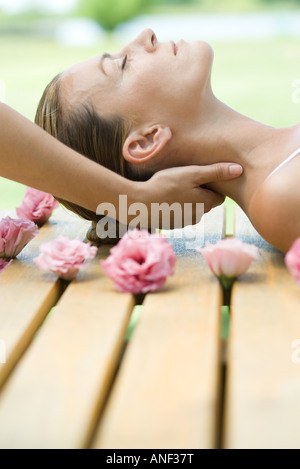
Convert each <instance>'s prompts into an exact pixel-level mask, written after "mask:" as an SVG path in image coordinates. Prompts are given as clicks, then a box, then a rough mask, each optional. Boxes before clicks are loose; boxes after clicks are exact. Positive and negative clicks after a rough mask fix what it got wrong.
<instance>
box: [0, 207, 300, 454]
mask: <svg viewBox="0 0 300 469" xmlns="http://www.w3.org/2000/svg"><path fill="white" fill-rule="evenodd" d="M6 214H7V213H1V214H0V215H1V217H2V216H4V215H6ZM11 215H12V214H11ZM12 216H13V215H12ZM88 226H89V224H88V223H87V222H85V221H83V220H81V219H79V218H78V217H76V216H75V215H73V214H70V213H69V212H67V211H65V210H63V209H59V210H57V211H56V212H54V214H53V215H52V217H51V218H50V220H49V222H48V223H47V224H46V225H45V226H44V227H42V228H41V229H40V232H39V234H38V236H37V237H36V238H35V239H34V240H32V241H31V242H30V243H29V244H28V246H27V247H26V248H25V249H24V250H23V252H22V253H21V254H20V255H19V256H18V258H17V259H16V260H14V261H13V262H12V263H11V264H10V265H9V267H8V268H6V269H5V270H4V272H2V274H1V275H0V295H1V303H0V304H1V306H0V308H1V309H0V341H1V343H2V344H5V349H6V350H5V351H6V362H5V363H2V364H1V363H0V386H1V387H0V447H1V448H68V449H71V448H75V449H79V448H93V449H96V448H99V449H106V448H115V449H139V448H143V449H147V448H155V449H198V448H199V449H200V448H207V449H210V448H221V447H224V448H241V447H244V448H248V447H249V448H253V447H265V448H269V447H295V448H298V447H300V432H299V431H298V426H299V423H298V422H300V419H299V418H298V413H299V404H298V402H297V397H298V395H299V390H300V368H299V367H300V364H299V365H297V364H296V363H295V362H294V361H292V359H291V355H292V352H293V349H292V348H291V344H292V342H293V340H295V339H297V334H298V336H299V333H300V318H299V304H300V288H299V287H298V286H297V285H296V284H295V282H294V281H293V279H292V278H291V276H290V275H289V274H288V273H287V271H286V269H285V267H284V265H283V259H282V257H283V256H282V255H281V254H280V253H278V252H277V251H276V250H273V249H272V248H271V247H270V246H269V245H267V243H264V242H263V240H262V239H261V238H260V237H259V235H258V234H257V233H256V232H255V231H254V230H253V228H252V226H251V225H250V223H249V221H248V220H247V219H246V217H245V216H244V215H243V214H242V213H241V211H237V216H236V232H235V235H236V236H238V237H241V238H242V239H244V240H245V241H247V242H253V243H255V244H259V247H260V249H261V252H262V256H261V260H260V261H259V262H257V263H255V265H254V264H253V265H252V266H251V269H250V270H249V271H248V272H247V273H246V274H245V275H244V276H243V277H241V279H240V280H239V281H238V282H237V283H236V284H235V286H234V290H233V295H232V306H231V321H230V332H229V337H228V341H226V342H225V350H226V348H227V345H228V350H227V354H226V355H225V359H226V361H225V363H224V349H223V347H224V341H223V342H222V340H221V303H222V291H221V289H220V286H219V283H218V281H217V280H216V278H215V277H214V276H213V275H212V274H211V273H210V271H209V269H208V267H207V265H206V263H205V261H204V259H203V257H202V256H201V254H199V253H197V252H195V251H194V250H192V249H186V244H185V241H184V240H180V239H176V240H173V241H174V249H175V252H176V253H177V264H176V270H175V275H174V276H172V277H169V278H168V280H167V283H166V285H165V287H164V288H163V289H162V290H161V291H159V292H155V293H151V294H147V295H146V297H145V298H144V301H143V306H142V308H141V314H140V317H139V320H138V322H137V325H136V326H135V328H134V331H133V333H132V335H131V338H130V340H129V341H128V340H126V334H127V331H128V327H129V325H130V320H131V318H132V314H133V313H134V312H135V311H136V308H135V305H136V303H137V301H138V298H137V297H134V296H133V295H130V294H124V293H118V292H117V291H116V290H115V289H114V287H113V283H112V281H111V280H110V279H108V278H107V277H106V276H105V275H103V273H102V271H101V266H100V262H99V261H100V259H102V258H105V257H106V256H107V255H108V254H109V248H110V247H109V246H103V247H101V248H99V250H98V254H97V257H96V258H95V259H94V260H93V261H92V262H91V263H90V264H89V267H88V268H87V269H85V270H83V271H82V272H81V273H80V274H79V275H78V277H77V279H76V280H74V281H72V282H71V283H70V284H69V285H68V286H67V288H65V286H64V285H63V283H62V282H61V281H60V280H59V279H57V278H56V276H55V275H52V274H50V273H45V272H43V271H40V270H39V269H38V268H37V266H36V265H35V264H34V262H33V258H34V257H36V256H37V254H38V249H39V246H40V244H41V243H42V242H44V241H46V240H50V239H53V238H55V237H56V236H58V235H59V234H61V233H62V234H64V235H66V236H69V237H70V238H75V237H80V238H81V239H84V238H85V233H86V231H87V229H88ZM201 226H203V227H204V239H203V242H205V241H210V242H216V241H217V240H218V239H221V238H222V237H224V236H225V235H226V234H225V233H224V226H225V217H224V208H223V207H218V208H216V209H214V210H212V211H211V212H210V213H209V214H206V215H205V216H204V217H203V219H202V221H201ZM298 331H299V332H298ZM227 342H228V343H227ZM299 343H300V342H299Z"/></svg>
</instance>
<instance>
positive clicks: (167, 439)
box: [92, 208, 223, 449]
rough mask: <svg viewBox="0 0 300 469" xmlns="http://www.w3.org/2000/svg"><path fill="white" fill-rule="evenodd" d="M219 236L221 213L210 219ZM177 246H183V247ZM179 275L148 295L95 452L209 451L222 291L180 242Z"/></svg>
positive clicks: (213, 432)
mask: <svg viewBox="0 0 300 469" xmlns="http://www.w3.org/2000/svg"><path fill="white" fill-rule="evenodd" d="M205 221H206V224H205V239H206V240H207V239H208V238H209V233H210V235H211V239H214V240H215V239H217V238H220V237H221V236H222V230H223V208H218V209H215V210H214V211H212V212H210V214H208V215H206V216H205ZM179 244H180V243H179ZM177 253H178V261H177V267H176V272H175V275H174V276H173V277H169V279H168V280H167V283H166V286H165V287H164V288H163V290H161V291H160V292H156V293H154V294H148V295H147V297H146V300H145V304H144V308H143V311H142V314H141V318H140V320H139V323H138V324H137V326H136V329H135V331H134V333H133V336H132V339H131V341H130V343H129V346H128V349H127V350H126V354H125V358H124V360H123V362H122V367H121V370H120V372H119V374H118V376H117V380H116V383H115V386H114V389H113V393H112V394H111V398H110V400H109V402H108V406H107V407H106V409H105V412H104V416H103V419H102V421H101V422H100V426H99V428H98V431H97V433H96V435H95V439H94V442H93V445H92V447H93V448H116V449H120V448H122V449H124V448H131V449H132V448H156V449H162V448H169V449H172V448H174V449H175V448H177V449H178V448H212V447H214V446H215V444H216V425H217V418H218V397H219V394H218V393H219V388H218V384H219V377H220V376H219V372H220V340H219V337H220V300H221V295H220V290H219V285H218V282H217V281H216V280H215V278H214V277H213V275H212V274H210V271H209V269H208V267H207V265H206V264H205V262H204V260H203V257H202V256H201V255H200V254H199V253H195V252H194V251H189V250H188V251H186V250H185V247H184V246H179V245H178V240H177Z"/></svg>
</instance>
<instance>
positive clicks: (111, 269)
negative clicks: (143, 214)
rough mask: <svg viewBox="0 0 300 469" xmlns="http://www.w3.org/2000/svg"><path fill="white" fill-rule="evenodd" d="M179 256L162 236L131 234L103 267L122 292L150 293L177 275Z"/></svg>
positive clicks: (102, 262)
mask: <svg viewBox="0 0 300 469" xmlns="http://www.w3.org/2000/svg"><path fill="white" fill-rule="evenodd" d="M175 263H176V255H175V252H174V250H173V246H172V244H170V243H169V242H168V240H167V238H165V237H164V236H162V235H159V234H150V233H148V231H146V230H138V229H134V230H129V231H127V233H125V235H124V236H123V237H122V238H121V239H120V241H119V242H118V244H117V245H116V246H114V247H113V248H112V249H111V250H110V255H109V256H108V257H107V258H106V259H105V260H103V261H101V265H102V268H103V271H104V273H105V274H106V275H107V276H108V277H110V278H111V279H112V280H113V281H114V286H115V288H116V289H117V290H118V291H120V292H127V293H134V294H137V293H146V292H150V291H155V290H158V289H160V288H162V287H163V285H164V284H165V282H166V279H167V277H168V275H173V273H174V266H175Z"/></svg>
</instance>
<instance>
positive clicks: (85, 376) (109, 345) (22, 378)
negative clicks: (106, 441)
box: [0, 246, 133, 449]
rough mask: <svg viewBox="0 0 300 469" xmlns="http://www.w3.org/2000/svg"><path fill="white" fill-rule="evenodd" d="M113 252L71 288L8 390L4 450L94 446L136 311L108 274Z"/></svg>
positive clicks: (0, 411) (0, 413) (1, 431)
mask: <svg viewBox="0 0 300 469" xmlns="http://www.w3.org/2000/svg"><path fill="white" fill-rule="evenodd" d="M108 249H109V247H108V246H105V247H103V248H100V249H99V253H98V256H97V258H95V259H94V260H93V261H92V262H91V263H90V265H89V267H88V268H87V269H85V270H84V271H82V272H81V273H80V274H79V275H78V278H77V280H75V281H73V282H72V284H71V285H70V286H69V287H68V289H67V290H66V292H65V293H64V294H63V296H62V297H61V299H60V301H59V302H58V305H57V307H56V308H55V310H54V312H53V313H52V314H51V315H50V317H49V318H48V319H47V320H46V321H45V322H44V323H43V325H42V327H41V329H40V331H39V332H38V334H37V336H36V338H35V339H34V341H33V343H32V344H31V346H30V347H29V348H28V350H27V353H26V355H25V356H24V357H23V359H22V360H21V362H20V363H19V365H18V367H17V369H15V370H14V373H13V374H12V375H11V376H10V378H9V379H8V381H7V383H6V384H5V386H4V387H3V390H2V393H1V394H0V447H1V448H66V449H69V448H75V449H76V448H83V447H85V446H86V445H87V442H88V440H89V438H90V436H91V432H92V431H93V428H94V425H95V422H96V419H97V417H98V414H99V412H100V409H101V406H102V405H103V402H104V400H105V397H106V393H107V390H108V388H109V386H110V382H111V380H112V378H113V375H114V372H115V369H116V367H117V365H118V362H119V358H120V355H121V352H122V346H123V341H124V336H125V333H126V328H127V325H128V322H129V318H130V313H131V311H132V308H133V297H132V296H131V295H129V294H121V293H118V292H116V291H115V290H114V289H113V287H112V282H111V280H110V279H108V278H107V277H105V276H104V275H103V274H102V272H101V266H100V264H99V258H100V257H106V256H107V254H108ZM44 282H45V279H44Z"/></svg>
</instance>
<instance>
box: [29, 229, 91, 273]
mask: <svg viewBox="0 0 300 469" xmlns="http://www.w3.org/2000/svg"><path fill="white" fill-rule="evenodd" d="M96 253H97V248H96V246H91V245H90V244H87V243H84V242H83V241H81V240H80V239H69V238H67V237H66V236H62V235H61V236H58V238H56V239H54V240H53V241H49V242H48V243H43V244H41V246H40V255H39V256H38V257H36V258H35V259H34V262H35V264H36V265H37V266H38V267H40V269H42V270H50V271H51V272H53V273H54V274H56V275H57V276H58V277H60V278H62V279H64V280H72V279H73V278H75V277H76V275H77V274H78V271H79V270H80V269H82V268H83V267H85V266H86V265H87V264H88V262H87V260H88V259H93V258H94V257H95V255H96Z"/></svg>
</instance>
